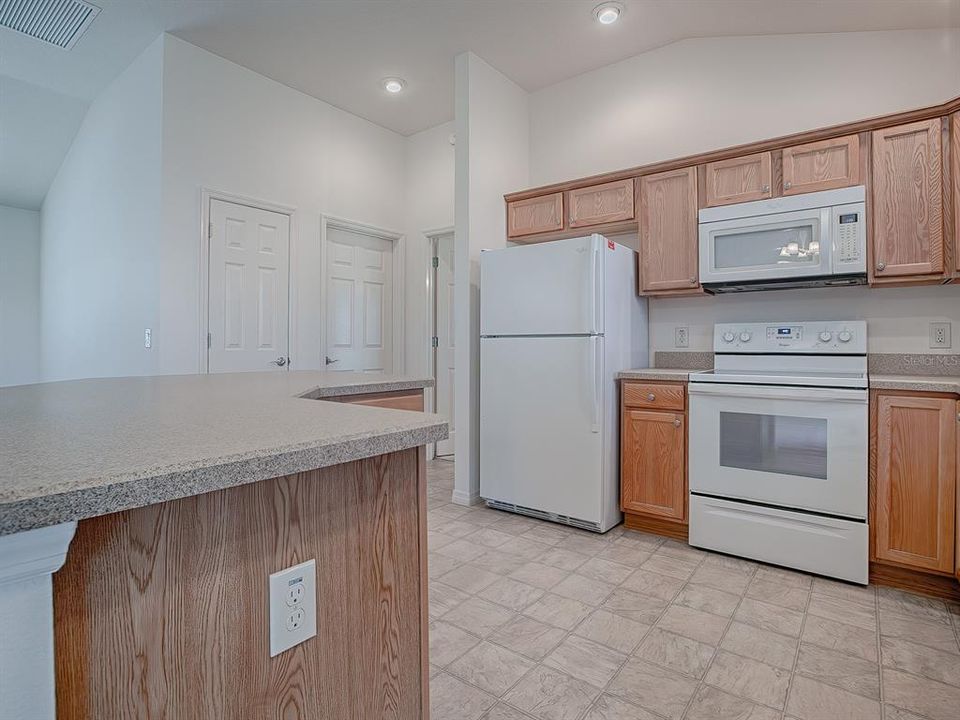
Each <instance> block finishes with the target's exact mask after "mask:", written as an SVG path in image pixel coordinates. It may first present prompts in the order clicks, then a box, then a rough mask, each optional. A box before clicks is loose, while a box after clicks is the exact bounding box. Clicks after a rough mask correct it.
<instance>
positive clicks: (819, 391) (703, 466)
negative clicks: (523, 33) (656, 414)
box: [690, 383, 867, 519]
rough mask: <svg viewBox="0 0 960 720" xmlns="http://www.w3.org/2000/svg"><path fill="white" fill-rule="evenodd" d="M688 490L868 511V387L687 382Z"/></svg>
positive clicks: (817, 508)
mask: <svg viewBox="0 0 960 720" xmlns="http://www.w3.org/2000/svg"><path fill="white" fill-rule="evenodd" d="M690 491H691V492H693V493H699V494H703V495H711V496H714V497H721V498H731V499H739V500H746V501H749V502H756V503H763V504H766V505H773V506H777V507H785V508H794V509H797V510H810V511H814V512H820V513H824V514H828V515H835V516H838V517H844V518H856V519H866V517H867V391H866V390H851V389H846V388H811V387H782V386H756V385H725V384H713V383H690Z"/></svg>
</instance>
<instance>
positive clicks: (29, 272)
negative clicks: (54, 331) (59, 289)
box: [0, 205, 40, 386]
mask: <svg viewBox="0 0 960 720" xmlns="http://www.w3.org/2000/svg"><path fill="white" fill-rule="evenodd" d="M39 379H40V213H39V212H37V211H36V210H21V209H20V208H12V207H6V206H5V205H0V386H3V385H26V384H27V383H32V382H37V381H38V380H39Z"/></svg>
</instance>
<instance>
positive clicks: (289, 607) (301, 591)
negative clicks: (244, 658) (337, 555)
mask: <svg viewBox="0 0 960 720" xmlns="http://www.w3.org/2000/svg"><path fill="white" fill-rule="evenodd" d="M269 593H270V657H276V656H277V655H279V654H280V653H282V652H283V651H284V650H289V649H290V648H292V647H293V646H294V645H299V644H300V643H302V642H303V641H305V640H309V639H310V638H312V637H314V636H315V635H316V634H317V561H316V560H307V561H306V562H302V563H300V564H299V565H294V566H292V567H288V568H287V569H286V570H280V571H278V572H275V573H273V574H272V575H270V582H269Z"/></svg>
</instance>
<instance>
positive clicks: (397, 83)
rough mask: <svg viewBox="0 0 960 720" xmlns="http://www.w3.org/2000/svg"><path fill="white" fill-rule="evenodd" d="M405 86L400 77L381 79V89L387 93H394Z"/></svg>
mask: <svg viewBox="0 0 960 720" xmlns="http://www.w3.org/2000/svg"><path fill="white" fill-rule="evenodd" d="M406 86H407V83H406V82H404V81H403V80H402V79H401V78H384V79H383V89H384V90H386V91H387V92H388V93H392V94H394V95H396V94H397V93H398V92H400V91H401V90H403V88H405V87H406Z"/></svg>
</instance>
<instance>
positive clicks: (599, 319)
mask: <svg viewBox="0 0 960 720" xmlns="http://www.w3.org/2000/svg"><path fill="white" fill-rule="evenodd" d="M600 240H601V238H600V237H599V236H595V238H594V243H593V252H592V253H591V254H590V277H592V278H593V332H595V333H598V332H600V328H601V326H602V325H603V280H602V278H601V277H600V260H601V258H600V253H601V252H603V249H602V248H601V246H600Z"/></svg>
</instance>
